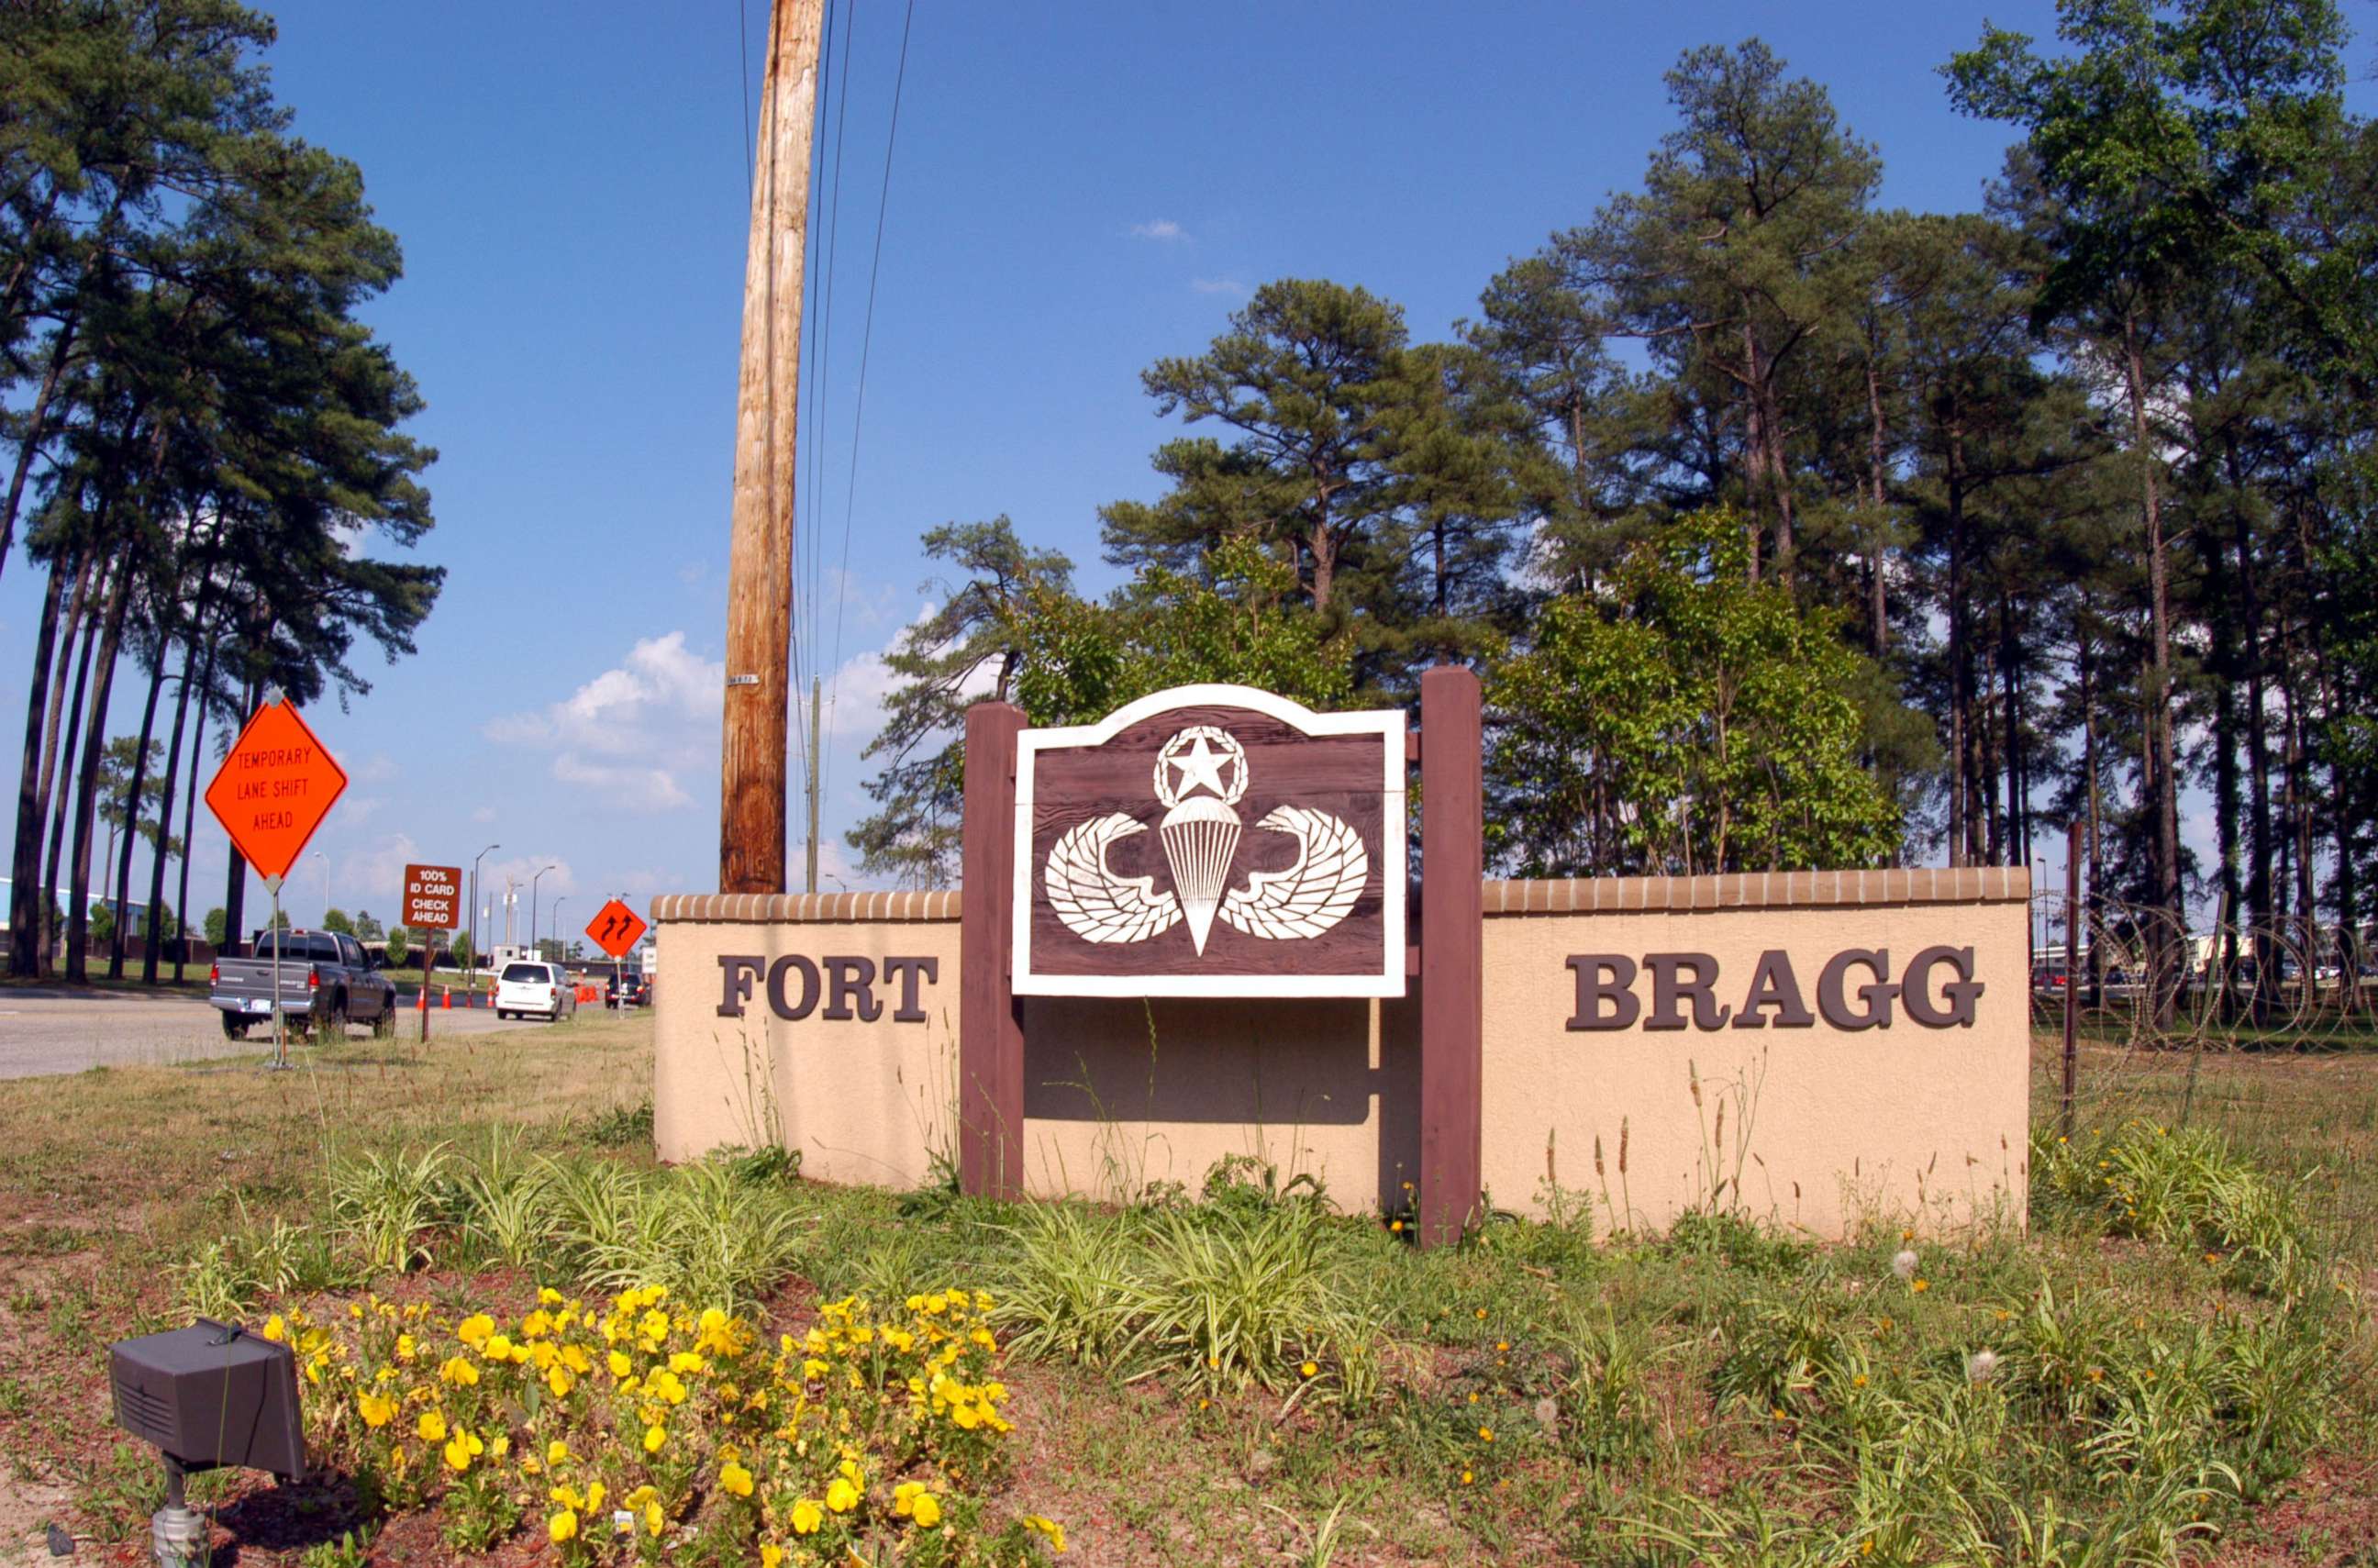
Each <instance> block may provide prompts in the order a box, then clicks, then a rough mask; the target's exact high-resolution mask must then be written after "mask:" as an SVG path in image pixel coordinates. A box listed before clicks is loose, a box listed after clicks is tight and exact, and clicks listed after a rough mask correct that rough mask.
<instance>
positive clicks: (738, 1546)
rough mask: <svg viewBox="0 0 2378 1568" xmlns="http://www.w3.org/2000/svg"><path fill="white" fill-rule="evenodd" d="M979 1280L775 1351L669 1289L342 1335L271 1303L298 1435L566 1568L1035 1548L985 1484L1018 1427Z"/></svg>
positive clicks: (950, 1558) (834, 1318)
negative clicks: (297, 1399)
mask: <svg viewBox="0 0 2378 1568" xmlns="http://www.w3.org/2000/svg"><path fill="white" fill-rule="evenodd" d="M991 1305H992V1303H991V1299H990V1297H981V1296H976V1295H973V1294H970V1293H968V1292H965V1291H959V1290H950V1291H941V1292H935V1293H931V1294H926V1295H915V1296H911V1297H908V1298H907V1306H906V1309H905V1310H901V1311H895V1312H890V1313H885V1314H882V1315H880V1316H879V1315H878V1314H876V1313H875V1312H874V1311H872V1310H871V1309H870V1308H869V1306H868V1305H867V1304H866V1303H864V1302H860V1301H855V1300H853V1301H842V1302H833V1303H828V1304H826V1305H824V1306H823V1307H821V1308H820V1309H819V1311H818V1316H817V1321H816V1323H815V1325H814V1326H813V1327H811V1328H810V1329H809V1330H808V1331H807V1332H806V1333H801V1334H798V1335H796V1334H789V1333H788V1334H786V1335H785V1336H783V1338H782V1339H781V1341H779V1342H778V1343H776V1344H773V1345H772V1344H769V1343H767V1342H766V1341H764V1340H763V1338H762V1336H761V1335H760V1334H759V1333H757V1332H756V1331H755V1330H754V1329H753V1327H752V1326H751V1323H750V1322H748V1321H746V1320H744V1319H743V1318H741V1317H739V1316H737V1315H736V1314H734V1313H733V1312H730V1311H727V1310H725V1309H720V1308H715V1307H713V1308H706V1309H702V1310H699V1311H697V1310H694V1309H691V1308H690V1307H685V1306H680V1305H678V1304H677V1298H675V1297H672V1296H671V1295H670V1293H669V1292H668V1291H667V1290H666V1289H665V1288H663V1287H661V1286H657V1285H653V1286H643V1287H639V1288H636V1289H632V1290H629V1291H625V1292H622V1293H620V1294H619V1296H617V1297H614V1298H613V1299H612V1300H611V1301H610V1302H609V1303H608V1305H607V1307H605V1306H602V1305H595V1306H587V1305H583V1304H582V1303H581V1302H579V1301H576V1300H573V1299H570V1298H567V1297H564V1296H563V1295H562V1294H561V1293H560V1292H558V1291H555V1290H549V1289H548V1290H544V1291H541V1292H539V1293H538V1305H537V1306H536V1307H535V1308H534V1309H532V1310H531V1311H529V1312H528V1313H527V1314H526V1315H524V1316H522V1317H521V1318H518V1319H516V1320H507V1321H501V1322H499V1321H498V1319H497V1318H496V1317H495V1316H494V1315H493V1314H491V1313H487V1312H485V1311H476V1312H472V1313H470V1314H468V1315H467V1316H464V1317H462V1318H460V1319H459V1320H456V1319H452V1318H450V1317H448V1316H447V1315H445V1314H443V1313H441V1312H439V1311H438V1310H435V1309H432V1308H430V1307H429V1306H427V1305H426V1304H423V1303H414V1304H412V1305H408V1306H404V1307H398V1306H396V1305H395V1304H393V1303H390V1302H387V1301H382V1300H380V1299H378V1297H373V1298H371V1299H370V1300H369V1301H368V1302H367V1303H366V1304H364V1305H362V1306H360V1307H358V1309H356V1311H355V1312H354V1315H353V1317H352V1319H351V1321H347V1322H345V1323H342V1325H341V1328H340V1332H339V1333H332V1332H331V1331H330V1330H329V1329H327V1328H324V1327H321V1326H318V1325H316V1324H315V1323H313V1322H312V1321H309V1320H307V1319H306V1317H305V1316H304V1315H303V1314H302V1313H296V1312H292V1313H290V1314H289V1315H288V1316H286V1317H280V1316H276V1317H275V1318H273V1319H272V1321H270V1323H268V1324H267V1325H266V1326H265V1330H264V1332H265V1334H266V1336H267V1337H268V1338H272V1339H276V1340H282V1341H284V1342H286V1343H288V1344H289V1345H291V1346H292V1348H293V1349H294V1352H295V1354H296V1356H297V1357H298V1360H299V1364H300V1367H301V1369H302V1373H303V1376H304V1377H305V1379H306V1382H307V1384H308V1385H309V1386H311V1387H318V1388H322V1389H327V1390H333V1391H335V1392H336V1397H335V1398H331V1399H321V1398H317V1399H312V1400H309V1401H308V1402H307V1404H306V1419H307V1425H308V1428H309V1430H308V1433H307V1439H308V1447H309V1450H310V1452H312V1453H317V1454H319V1455H321V1456H322V1457H323V1458H325V1459H328V1460H329V1461H330V1462H331V1463H334V1464H340V1465H347V1466H351V1467H352V1468H353V1470H354V1474H355V1476H356V1478H357V1482H358V1486H359V1488H360V1489H361V1490H366V1491H367V1492H369V1493H371V1494H374V1495H378V1496H379V1497H382V1498H385V1499H386V1500H388V1502H390V1503H392V1504H394V1505H396V1506H398V1507H403V1508H413V1507H426V1508H430V1509H433V1510H435V1511H436V1513H437V1514H438V1517H439V1520H440V1524H441V1526H442V1529H443V1533H444V1536H445V1538H446V1540H447V1542H448V1544H449V1545H450V1546H451V1547H453V1548H454V1549H456V1550H462V1551H471V1552H477V1551H485V1550H488V1549H489V1548H490V1547H492V1546H494V1545H496V1544H497V1543H498V1542H500V1541H502V1540H504V1539H505V1538H508V1537H510V1535H512V1534H513V1533H514V1532H515V1531H516V1530H517V1529H519V1528H520V1526H521V1525H522V1522H523V1520H534V1521H535V1528H536V1530H537V1533H538V1534H539V1536H540V1537H541V1538H543V1540H544V1541H545V1542H546V1543H549V1544H550V1546H551V1547H552V1548H554V1549H555V1550H556V1553H557V1555H558V1558H559V1559H560V1561H561V1562H564V1563H567V1564H570V1565H572V1568H583V1565H586V1564H590V1563H594V1562H617V1561H619V1556H620V1554H621V1553H622V1552H623V1551H624V1552H626V1553H628V1554H631V1555H632V1556H634V1557H636V1558H638V1559H640V1560H642V1561H644V1562H667V1561H674V1560H677V1559H679V1557H685V1558H690V1559H692V1560H695V1561H701V1562H717V1563H725V1562H753V1561H759V1562H767V1563H772V1564H775V1563H784V1562H787V1561H790V1562H795V1563H800V1562H810V1563H840V1562H851V1561H861V1560H865V1561H884V1560H888V1558H889V1556H890V1554H891V1553H893V1552H895V1551H896V1552H897V1553H898V1555H899V1560H900V1561H901V1562H906V1563H913V1564H916V1565H918V1568H943V1565H949V1564H956V1563H959V1562H967V1563H973V1564H982V1565H987V1568H988V1565H1001V1564H1023V1563H1028V1562H1041V1561H1045V1557H1044V1554H1043V1551H1042V1550H1041V1546H1042V1543H1044V1542H1045V1543H1047V1544H1049V1545H1052V1546H1058V1547H1060V1548H1062V1544H1063V1529H1062V1528H1061V1527H1059V1526H1057V1525H1056V1524H1055V1523H1053V1522H1052V1521H1050V1520H1047V1519H1045V1518H1041V1517H1039V1516H1038V1515H1033V1514H1020V1515H1012V1516H1003V1515H1001V1514H998V1513H997V1512H995V1511H994V1509H993V1507H992V1505H991V1503H990V1502H988V1501H987V1500H986V1499H985V1497H984V1496H983V1495H982V1491H981V1489H982V1487H983V1486H984V1484H985V1482H986V1481H988V1480H989V1479H991V1478H993V1477H994V1476H996V1475H997V1473H998V1472H999V1470H1000V1468H1001V1466H1002V1465H1003V1460H1004V1453H1005V1440H1006V1438H1007V1436H1008V1434H1009V1433H1010V1432H1012V1431H1013V1430H1014V1425H1013V1423H1012V1422H1011V1421H1010V1420H1009V1419H1008V1417H1006V1416H1005V1415H1004V1414H1003V1412H1002V1406H1003V1405H1005V1403H1006V1400H1007V1390H1006V1388H1005V1385H1003V1383H1001V1382H1000V1381H999V1380H998V1377H997V1375H996V1374H997V1355H998V1345H997V1341H996V1339H995V1337H994V1336H993V1334H992V1333H991V1330H990V1329H989V1327H988V1326H987V1325H986V1323H985V1321H984V1316H985V1314H986V1313H987V1312H988V1311H989V1310H990V1309H991Z"/></svg>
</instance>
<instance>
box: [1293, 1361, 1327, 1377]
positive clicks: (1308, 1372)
mask: <svg viewBox="0 0 2378 1568" xmlns="http://www.w3.org/2000/svg"><path fill="white" fill-rule="evenodd" d="M1297 1370H1298V1371H1300V1372H1303V1374H1304V1375H1305V1376H1306V1377H1308V1378H1317V1377H1319V1376H1320V1375H1321V1369H1320V1367H1319V1366H1317V1365H1316V1364H1315V1363H1314V1362H1311V1361H1307V1362H1306V1363H1305V1364H1304V1365H1303V1366H1302V1367H1300V1368H1298V1369H1297Z"/></svg>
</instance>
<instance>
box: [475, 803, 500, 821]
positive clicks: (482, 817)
mask: <svg viewBox="0 0 2378 1568" xmlns="http://www.w3.org/2000/svg"><path fill="white" fill-rule="evenodd" d="M471 820H472V821H473V822H493V821H495V820H496V808H495V807H493V806H481V807H480V808H479V809H478V810H476V811H474V812H473V813H472V814H471Z"/></svg>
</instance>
